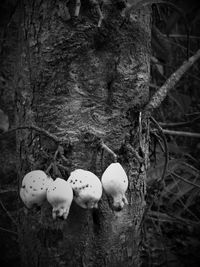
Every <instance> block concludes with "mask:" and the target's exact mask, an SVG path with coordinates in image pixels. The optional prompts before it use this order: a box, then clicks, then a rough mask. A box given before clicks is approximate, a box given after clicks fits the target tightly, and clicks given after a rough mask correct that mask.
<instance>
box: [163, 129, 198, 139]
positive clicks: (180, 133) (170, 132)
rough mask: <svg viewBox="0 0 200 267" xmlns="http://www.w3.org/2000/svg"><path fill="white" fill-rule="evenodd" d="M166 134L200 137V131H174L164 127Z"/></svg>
mask: <svg viewBox="0 0 200 267" xmlns="http://www.w3.org/2000/svg"><path fill="white" fill-rule="evenodd" d="M163 133H164V134H170V135H179V136H188V137H195V138H200V133H190V132H184V131H173V130H167V129H163Z"/></svg>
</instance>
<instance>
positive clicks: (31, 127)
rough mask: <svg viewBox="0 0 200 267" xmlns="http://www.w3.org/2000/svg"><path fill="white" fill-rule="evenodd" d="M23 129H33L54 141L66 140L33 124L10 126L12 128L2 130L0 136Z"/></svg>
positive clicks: (62, 141)
mask: <svg viewBox="0 0 200 267" xmlns="http://www.w3.org/2000/svg"><path fill="white" fill-rule="evenodd" d="M23 129H28V130H34V131H36V132H39V133H40V134H43V135H45V136H47V137H49V138H51V139H52V140H54V141H55V142H56V143H64V142H67V141H68V140H67V139H66V140H63V139H61V138H59V137H57V136H56V135H54V134H51V133H50V132H48V131H46V130H45V129H43V128H40V127H38V126H35V125H26V126H18V127H15V128H12V129H10V130H8V131H7V132H4V133H2V134H0V137H3V136H5V135H7V134H9V133H13V132H16V131H18V130H23Z"/></svg>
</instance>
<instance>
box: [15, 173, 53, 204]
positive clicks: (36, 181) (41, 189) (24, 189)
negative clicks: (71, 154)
mask: <svg viewBox="0 0 200 267" xmlns="http://www.w3.org/2000/svg"><path fill="white" fill-rule="evenodd" d="M52 181H53V180H52V178H51V177H49V176H47V175H46V173H45V172H43V171H41V170H35V171H31V172H29V173H27V174H26V175H25V176H24V178H23V180H22V186H21V188H20V197H21V199H22V201H23V202H24V204H25V205H26V207H27V208H32V206H33V205H38V206H41V205H42V203H43V202H44V201H45V200H46V190H47V188H48V186H49V184H50V183H51V182H52Z"/></svg>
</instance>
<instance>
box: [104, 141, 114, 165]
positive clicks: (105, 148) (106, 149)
mask: <svg viewBox="0 0 200 267" xmlns="http://www.w3.org/2000/svg"><path fill="white" fill-rule="evenodd" d="M101 148H102V149H104V150H105V151H107V152H108V153H109V154H111V155H112V156H113V158H114V162H117V154H115V152H114V151H112V150H111V149H110V148H109V147H108V146H107V145H106V144H104V143H103V142H102V143H101Z"/></svg>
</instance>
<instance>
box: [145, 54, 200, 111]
mask: <svg viewBox="0 0 200 267" xmlns="http://www.w3.org/2000/svg"><path fill="white" fill-rule="evenodd" d="M199 58H200V49H199V50H198V51H197V52H196V54H195V55H194V56H192V57H190V58H189V59H188V60H187V61H185V62H184V63H183V65H182V66H181V67H180V68H179V69H178V70H177V71H175V72H174V73H173V74H172V75H171V76H170V77H169V79H168V80H167V81H166V82H165V83H164V84H163V86H161V87H160V89H159V90H158V91H157V92H156V93H155V94H154V95H153V96H152V98H151V100H150V101H149V103H148V104H147V105H146V107H145V108H144V112H145V113H146V114H149V113H151V112H152V111H153V110H154V109H155V108H158V107H159V106H160V104H161V103H162V101H163V100H164V99H165V97H166V96H167V94H168V92H169V91H170V90H171V89H172V88H173V87H174V86H175V85H176V83H177V82H178V81H179V80H180V78H181V77H182V76H183V75H184V73H185V72H186V71H187V70H188V69H189V68H190V67H191V66H192V65H193V64H194V63H195V62H196V61H197V60H198V59H199Z"/></svg>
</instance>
